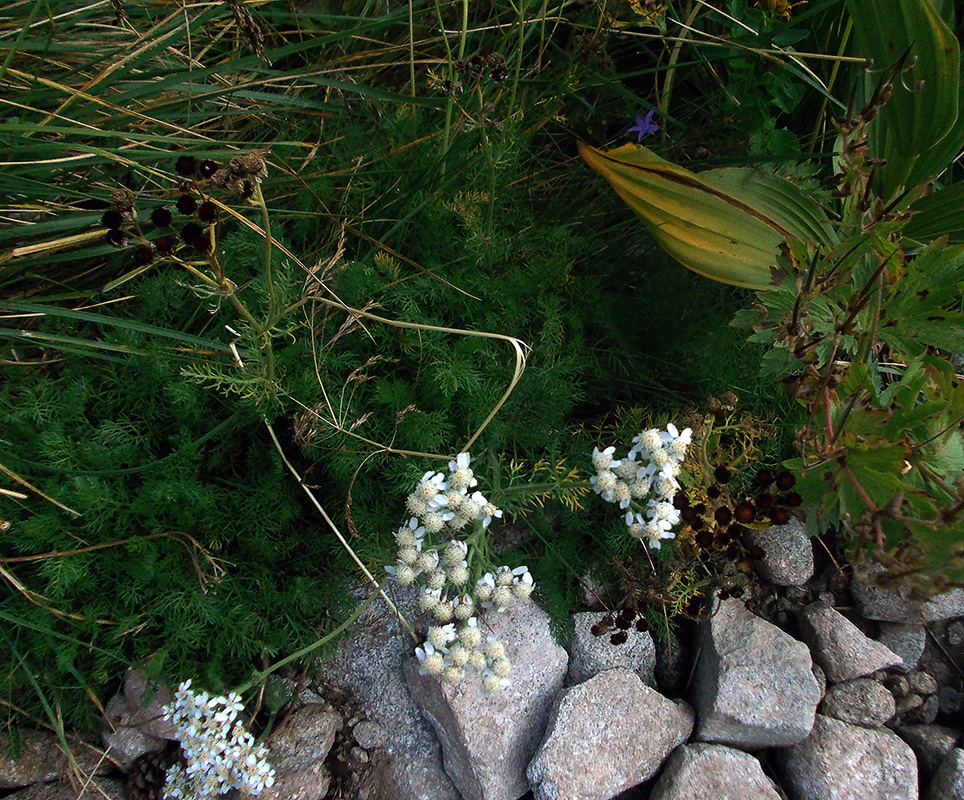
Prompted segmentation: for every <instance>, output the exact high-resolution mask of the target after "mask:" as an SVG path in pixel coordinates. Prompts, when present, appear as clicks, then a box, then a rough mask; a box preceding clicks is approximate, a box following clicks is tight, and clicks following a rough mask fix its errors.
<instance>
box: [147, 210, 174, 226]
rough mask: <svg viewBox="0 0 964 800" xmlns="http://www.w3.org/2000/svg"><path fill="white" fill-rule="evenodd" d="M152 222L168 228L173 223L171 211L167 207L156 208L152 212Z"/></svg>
mask: <svg viewBox="0 0 964 800" xmlns="http://www.w3.org/2000/svg"><path fill="white" fill-rule="evenodd" d="M151 222H153V223H154V224H155V225H157V227H158V228H167V227H169V226H170V224H171V212H170V211H168V210H167V209H166V208H155V209H154V210H153V211H152V212H151Z"/></svg>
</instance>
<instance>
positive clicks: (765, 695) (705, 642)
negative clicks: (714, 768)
mask: <svg viewBox="0 0 964 800" xmlns="http://www.w3.org/2000/svg"><path fill="white" fill-rule="evenodd" d="M699 640H700V647H701V652H700V655H699V660H698V662H697V666H696V676H695V679H694V682H693V706H694V708H695V709H696V714H697V719H698V725H697V731H696V738H697V739H699V740H701V741H704V742H713V743H717V744H727V745H731V746H734V747H739V748H744V749H754V748H759V747H783V746H786V745H790V744H794V743H795V742H799V741H801V740H803V739H805V738H806V737H807V735H808V734H809V733H810V729H811V727H812V726H813V719H814V714H815V713H816V710H817V704H818V703H819V702H820V687H819V686H818V684H817V680H816V678H815V677H814V675H813V672H812V671H811V659H810V653H809V651H808V650H807V648H806V646H805V645H803V644H802V643H801V642H798V641H797V640H796V639H793V638H792V637H790V636H788V635H787V634H786V633H784V632H783V631H781V630H780V629H779V628H777V627H776V626H775V625H771V624H770V623H769V622H766V621H765V620H762V619H760V618H759V617H757V616H755V615H753V614H751V613H750V612H749V611H747V609H746V607H745V606H744V605H743V603H742V602H741V601H739V600H733V599H730V600H724V601H722V602H721V603H720V604H719V608H718V610H717V612H716V614H714V615H713V616H712V617H711V618H710V620H709V621H708V622H705V623H703V625H702V626H701V629H700V633H699Z"/></svg>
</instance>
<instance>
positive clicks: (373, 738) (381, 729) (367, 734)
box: [351, 719, 388, 750]
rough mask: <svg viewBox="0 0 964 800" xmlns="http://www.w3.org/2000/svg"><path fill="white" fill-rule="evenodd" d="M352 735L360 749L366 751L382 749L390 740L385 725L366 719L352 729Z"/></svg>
mask: <svg viewBox="0 0 964 800" xmlns="http://www.w3.org/2000/svg"><path fill="white" fill-rule="evenodd" d="M351 735H352V736H353V737H354V739H355V741H356V742H358V745H359V746H360V747H363V748H365V749H366V750H374V749H375V748H376V747H381V746H382V745H383V744H385V742H386V741H387V739H388V731H386V730H385V726H384V725H379V724H378V723H377V722H372V721H371V720H367V719H364V720H362V721H361V722H359V723H358V724H357V725H356V726H355V727H354V728H352V731H351Z"/></svg>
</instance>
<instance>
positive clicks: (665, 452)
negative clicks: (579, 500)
mask: <svg viewBox="0 0 964 800" xmlns="http://www.w3.org/2000/svg"><path fill="white" fill-rule="evenodd" d="M692 434H693V432H692V430H690V429H689V428H686V429H685V430H684V431H682V432H680V431H678V430H677V429H676V426H675V425H673V424H672V423H670V424H669V425H667V426H666V430H665V431H659V430H657V429H656V428H651V429H650V430H647V431H643V432H642V433H641V434H639V435H638V436H635V437H633V447H632V449H631V450H630V451H629V453H628V454H627V456H626V457H625V458H623V459H618V460H617V459H615V458H613V456H614V454H615V452H616V448H615V447H607V448H606V449H605V450H600V449H599V448H598V447H597V448H594V449H593V452H592V464H593V467H595V468H596V474H595V475H594V476H593V477H591V478H590V479H589V481H590V483H592V486H593V489H594V490H595V492H596V494H598V495H600V496H601V497H602V499H603V500H605V501H606V502H608V503H618V504H619V507H620V508H622V509H626V525H627V527H628V528H629V533H630V535H631V536H634V537H635V538H637V539H639V540H640V541H641V542H647V543H648V544H649V546H650V547H651V548H652V549H654V550H658V549H659V548H660V546H661V543H662V540H663V539H673V538H674V537H675V534H674V533H673V531H672V528H673V526H674V525H676V524H677V523H678V522H679V511H678V510H677V509H676V508H675V507H674V506H673V498H674V497H675V496H676V492H677V490H678V489H679V488H680V486H679V481H678V480H677V478H678V477H679V474H680V470H681V468H682V463H683V459H685V458H686V448H687V447H688V446H689V445H690V442H691V441H692ZM644 503H645V505H644Z"/></svg>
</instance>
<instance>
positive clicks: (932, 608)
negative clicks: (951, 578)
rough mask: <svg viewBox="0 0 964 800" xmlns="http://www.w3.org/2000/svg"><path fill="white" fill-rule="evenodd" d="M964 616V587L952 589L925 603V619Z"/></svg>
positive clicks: (933, 620) (934, 620) (929, 620)
mask: <svg viewBox="0 0 964 800" xmlns="http://www.w3.org/2000/svg"><path fill="white" fill-rule="evenodd" d="M957 617H964V589H952V590H951V591H949V592H945V593H944V594H939V595H937V597H933V598H931V599H930V600H928V601H927V602H926V603H924V621H925V622H939V621H940V620H945V619H955V618H957Z"/></svg>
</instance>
